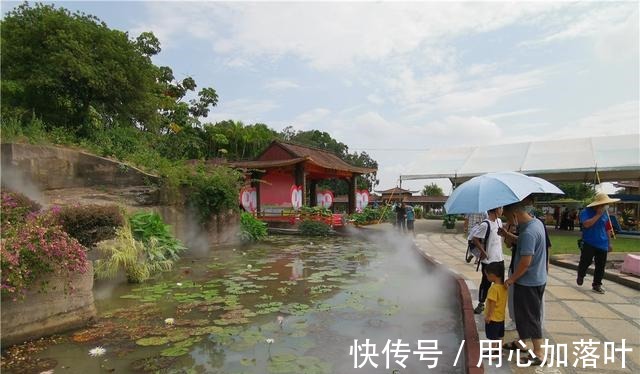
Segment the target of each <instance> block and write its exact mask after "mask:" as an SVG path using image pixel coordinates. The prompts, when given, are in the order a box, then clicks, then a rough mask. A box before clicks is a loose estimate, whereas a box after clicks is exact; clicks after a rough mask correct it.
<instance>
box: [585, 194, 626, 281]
mask: <svg viewBox="0 0 640 374" xmlns="http://www.w3.org/2000/svg"><path fill="white" fill-rule="evenodd" d="M618 201H620V199H612V198H610V197H609V196H608V195H607V194H605V193H598V194H596V198H595V200H594V201H593V202H592V203H591V204H589V205H587V208H586V209H584V210H583V211H582V212H581V213H580V224H581V225H582V249H581V252H580V263H579V264H578V278H577V279H576V283H577V284H578V286H582V284H583V282H584V277H585V275H586V274H587V269H588V268H589V266H591V262H593V260H594V259H595V263H596V266H595V269H594V271H593V282H592V283H591V289H592V290H593V292H595V293H599V294H604V288H602V278H603V277H604V267H605V265H606V263H607V254H608V253H609V252H611V251H612V250H613V247H612V246H611V241H610V239H609V235H610V232H611V229H608V227H611V225H607V224H608V223H609V212H608V209H609V204H612V203H615V202H618ZM607 226H608V227H607Z"/></svg>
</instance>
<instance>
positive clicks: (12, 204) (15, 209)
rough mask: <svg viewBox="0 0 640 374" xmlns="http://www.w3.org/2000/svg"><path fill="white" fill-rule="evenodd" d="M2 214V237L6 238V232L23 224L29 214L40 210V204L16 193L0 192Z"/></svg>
mask: <svg viewBox="0 0 640 374" xmlns="http://www.w3.org/2000/svg"><path fill="white" fill-rule="evenodd" d="M0 204H1V208H2V212H1V214H0V221H1V227H2V232H3V236H5V237H6V236H7V232H8V231H10V230H11V228H12V227H14V228H15V227H17V226H18V225H21V224H22V223H24V222H25V220H26V219H27V216H28V215H29V213H35V212H37V211H39V210H40V208H41V206H40V204H38V203H36V202H35V201H33V200H31V199H29V198H28V197H26V196H25V195H23V194H21V193H18V192H10V191H2V202H1V203H0Z"/></svg>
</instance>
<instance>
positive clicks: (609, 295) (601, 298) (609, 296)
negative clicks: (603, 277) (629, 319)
mask: <svg viewBox="0 0 640 374" xmlns="http://www.w3.org/2000/svg"><path fill="white" fill-rule="evenodd" d="M604 287H605V289H606V290H607V292H606V293H605V294H604V295H598V294H596V293H593V291H591V290H588V291H586V292H590V293H591V294H592V295H593V298H594V299H596V300H597V301H598V302H601V303H605V304H614V303H615V304H626V303H628V302H629V299H628V298H626V297H623V296H620V295H618V294H616V293H614V292H609V287H608V284H607V285H605V286H604ZM636 308H638V310H640V306H636Z"/></svg>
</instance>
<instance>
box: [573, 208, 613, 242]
mask: <svg viewBox="0 0 640 374" xmlns="http://www.w3.org/2000/svg"><path fill="white" fill-rule="evenodd" d="M595 215H596V210H595V209H593V208H586V209H584V210H583V211H582V212H581V213H580V222H581V223H582V240H584V242H585V243H587V244H589V245H590V246H592V247H596V248H597V249H599V250H601V251H608V250H609V236H608V235H607V230H606V228H605V227H606V226H605V225H606V224H607V221H608V220H609V217H608V216H607V215H606V214H603V215H602V216H600V219H598V220H597V221H596V223H594V224H593V226H591V227H589V228H586V227H584V222H585V221H587V220H589V219H591V218H593V217H595Z"/></svg>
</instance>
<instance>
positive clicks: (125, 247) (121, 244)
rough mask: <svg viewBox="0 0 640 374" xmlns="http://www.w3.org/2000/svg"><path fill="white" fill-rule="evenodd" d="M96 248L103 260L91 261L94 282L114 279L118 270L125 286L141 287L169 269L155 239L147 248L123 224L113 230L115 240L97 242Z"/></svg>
mask: <svg viewBox="0 0 640 374" xmlns="http://www.w3.org/2000/svg"><path fill="white" fill-rule="evenodd" d="M97 247H98V250H99V251H100V252H102V253H103V254H105V255H106V258H105V259H101V260H96V261H95V274H96V277H97V278H98V279H107V278H115V277H116V275H117V274H118V272H119V271H120V270H124V272H125V273H126V274H127V280H128V281H129V282H131V283H141V282H144V281H145V280H147V279H149V278H150V277H151V276H152V275H153V274H155V273H157V272H161V271H168V270H171V267H172V266H173V260H172V259H169V258H166V257H165V253H164V250H163V249H161V248H160V247H159V245H158V241H157V240H156V239H155V238H151V239H150V240H149V242H148V244H145V243H143V242H141V241H139V240H136V239H135V238H134V236H133V233H132V231H131V228H130V227H129V224H128V223H127V222H126V221H125V224H124V226H122V227H120V228H118V229H117V230H116V237H115V239H112V240H106V241H103V242H100V243H98V245H97Z"/></svg>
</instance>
